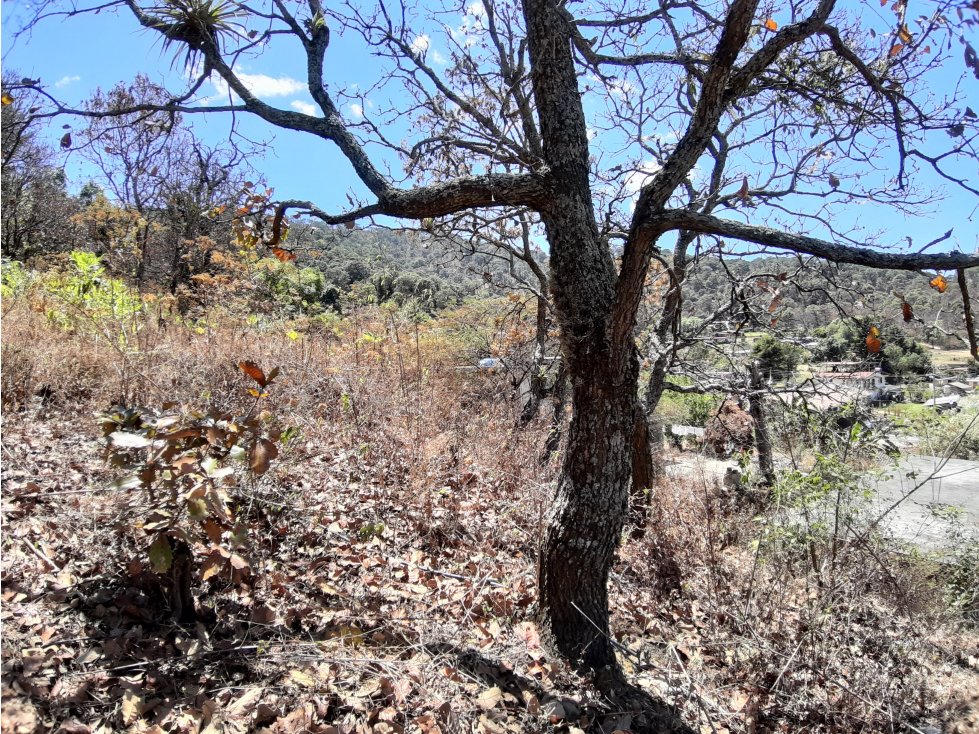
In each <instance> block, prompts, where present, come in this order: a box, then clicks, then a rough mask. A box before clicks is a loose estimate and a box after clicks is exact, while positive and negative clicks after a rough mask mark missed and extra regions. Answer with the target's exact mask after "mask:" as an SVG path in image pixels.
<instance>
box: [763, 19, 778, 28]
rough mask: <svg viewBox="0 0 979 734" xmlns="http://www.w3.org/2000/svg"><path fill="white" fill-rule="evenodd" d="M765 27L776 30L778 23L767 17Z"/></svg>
mask: <svg viewBox="0 0 979 734" xmlns="http://www.w3.org/2000/svg"><path fill="white" fill-rule="evenodd" d="M765 27H766V28H767V29H768V30H770V31H777V30H778V23H776V22H775V21H774V20H772V19H771V18H769V19H768V20H766V21H765Z"/></svg>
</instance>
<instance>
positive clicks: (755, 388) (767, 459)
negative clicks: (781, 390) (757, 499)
mask: <svg viewBox="0 0 979 734" xmlns="http://www.w3.org/2000/svg"><path fill="white" fill-rule="evenodd" d="M763 387H764V383H763V382H762V379H761V372H760V371H759V370H758V363H757V362H753V363H752V365H751V390H750V391H749V392H748V410H749V411H750V412H751V420H752V421H753V422H754V424H755V449H756V450H757V451H758V470H759V471H760V472H761V476H762V479H763V480H764V483H765V485H766V486H768V487H771V486H772V485H774V484H775V462H774V459H773V458H772V441H771V438H770V437H769V435H768V423H767V422H766V421H765V408H764V405H763V404H762V396H763V394H764V393H763V392H762V388H763Z"/></svg>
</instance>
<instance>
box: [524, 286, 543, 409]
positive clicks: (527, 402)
mask: <svg viewBox="0 0 979 734" xmlns="http://www.w3.org/2000/svg"><path fill="white" fill-rule="evenodd" d="M536 329H537V331H536V335H535V339H534V357H533V360H532V361H531V364H530V369H529V370H528V371H527V374H526V375H524V377H523V380H521V382H520V385H519V386H518V388H517V391H518V397H519V400H520V418H519V419H518V421H517V424H518V425H519V426H520V427H523V426H526V425H527V424H528V423H530V422H531V421H532V420H534V418H536V417H537V412H538V411H539V410H540V404H541V401H542V400H543V399H544V397H545V395H546V393H547V385H546V384H545V381H544V371H545V367H546V363H545V361H544V360H545V358H546V356H547V349H546V347H547V301H546V300H545V299H544V298H541V297H538V298H537V325H536Z"/></svg>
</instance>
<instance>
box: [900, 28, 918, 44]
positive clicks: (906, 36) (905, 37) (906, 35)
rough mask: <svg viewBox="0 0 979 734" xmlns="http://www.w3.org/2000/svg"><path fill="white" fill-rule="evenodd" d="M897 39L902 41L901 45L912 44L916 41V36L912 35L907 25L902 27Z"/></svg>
mask: <svg viewBox="0 0 979 734" xmlns="http://www.w3.org/2000/svg"><path fill="white" fill-rule="evenodd" d="M897 37H898V38H900V39H901V43H911V41H913V40H914V36H912V35H911V31H909V30H908V27H907V26H906V25H902V26H901V28H900V30H898V32H897Z"/></svg>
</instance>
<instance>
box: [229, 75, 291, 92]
mask: <svg viewBox="0 0 979 734" xmlns="http://www.w3.org/2000/svg"><path fill="white" fill-rule="evenodd" d="M238 78H239V79H241V82H242V84H244V85H245V86H246V87H248V91H249V92H251V93H252V94H254V95H256V96H258V97H288V96H289V95H290V94H295V93H296V92H300V91H302V90H303V89H305V88H306V85H305V84H303V83H302V82H301V81H299V80H297V79H293V78H292V77H288V76H280V77H271V76H266V75H265V74H239V75H238Z"/></svg>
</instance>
